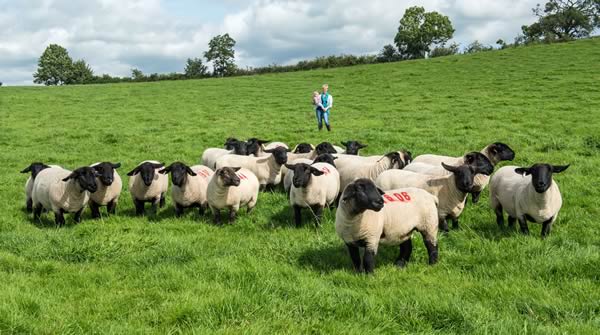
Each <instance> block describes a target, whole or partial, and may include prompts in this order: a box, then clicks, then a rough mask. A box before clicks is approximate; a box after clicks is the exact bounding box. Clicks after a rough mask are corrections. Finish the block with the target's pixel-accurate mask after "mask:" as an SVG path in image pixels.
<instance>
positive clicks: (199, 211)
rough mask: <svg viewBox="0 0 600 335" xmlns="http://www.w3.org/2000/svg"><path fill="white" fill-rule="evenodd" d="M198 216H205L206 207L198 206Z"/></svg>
mask: <svg viewBox="0 0 600 335" xmlns="http://www.w3.org/2000/svg"><path fill="white" fill-rule="evenodd" d="M198 215H200V216H202V215H204V206H202V205H200V206H198Z"/></svg>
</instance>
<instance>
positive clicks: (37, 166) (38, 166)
mask: <svg viewBox="0 0 600 335" xmlns="http://www.w3.org/2000/svg"><path fill="white" fill-rule="evenodd" d="M47 168H49V166H48V165H46V164H44V163H40V162H35V163H31V165H29V166H28V167H26V168H25V169H23V170H21V173H29V172H31V178H32V179H35V177H37V175H38V173H40V171H42V170H44V169H47Z"/></svg>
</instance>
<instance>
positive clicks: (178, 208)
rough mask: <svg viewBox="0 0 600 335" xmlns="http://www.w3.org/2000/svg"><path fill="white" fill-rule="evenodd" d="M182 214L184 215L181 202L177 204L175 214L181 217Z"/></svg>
mask: <svg viewBox="0 0 600 335" xmlns="http://www.w3.org/2000/svg"><path fill="white" fill-rule="evenodd" d="M182 215H183V206H181V205H180V204H175V216H176V217H178V218H179V217H181V216H182Z"/></svg>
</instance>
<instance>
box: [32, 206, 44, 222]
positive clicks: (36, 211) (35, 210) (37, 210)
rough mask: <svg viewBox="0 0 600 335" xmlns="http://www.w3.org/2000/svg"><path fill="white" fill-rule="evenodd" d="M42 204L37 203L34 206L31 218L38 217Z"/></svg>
mask: <svg viewBox="0 0 600 335" xmlns="http://www.w3.org/2000/svg"><path fill="white" fill-rule="evenodd" d="M42 209H43V207H42V204H38V205H37V206H35V208H34V209H33V220H34V221H37V220H39V219H40V215H41V214H42Z"/></svg>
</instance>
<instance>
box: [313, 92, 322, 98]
mask: <svg viewBox="0 0 600 335" xmlns="http://www.w3.org/2000/svg"><path fill="white" fill-rule="evenodd" d="M319 94H321V93H319V91H314V92H313V97H314V96H315V95H319Z"/></svg>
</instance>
